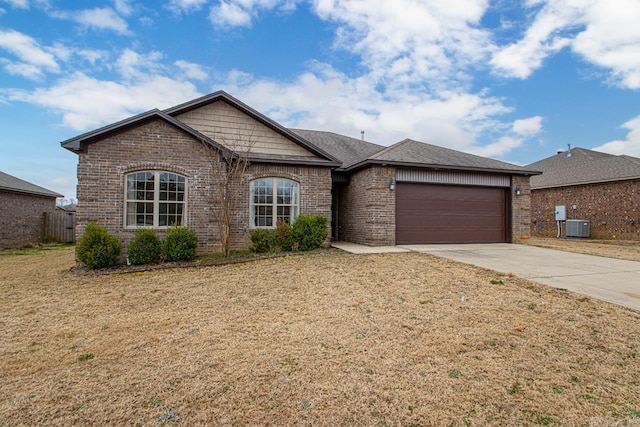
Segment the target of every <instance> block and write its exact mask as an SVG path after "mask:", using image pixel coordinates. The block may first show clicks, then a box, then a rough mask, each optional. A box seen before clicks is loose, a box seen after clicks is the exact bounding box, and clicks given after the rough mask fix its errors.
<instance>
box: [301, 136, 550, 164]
mask: <svg viewBox="0 0 640 427" xmlns="http://www.w3.org/2000/svg"><path fill="white" fill-rule="evenodd" d="M291 130H292V131H293V132H295V133H297V134H298V135H300V136H302V137H303V138H305V139H306V140H307V141H309V142H311V143H312V144H316V145H318V146H319V147H320V148H322V149H323V150H324V151H326V152H328V153H330V154H332V155H333V156H334V157H336V158H337V159H339V160H340V161H342V162H343V163H342V167H340V168H339V169H338V170H345V171H351V170H357V169H361V168H363V167H366V166H368V165H371V164H390V165H396V166H408V167H428V168H439V169H455V170H470V171H473V170H477V171H483V172H486V171H491V172H499V173H514V174H522V175H535V174H538V173H540V172H538V171H537V170H535V169H529V168H524V167H521V166H517V165H514V164H511V163H506V162H501V161H499V160H494V159H489V158H487V157H481V156H476V155H473V154H468V153H464V152H462V151H457V150H452V149H450V148H444V147H439V146H437V145H431V144H427V143H424V142H419V141H414V140H412V139H405V140H403V141H400V142H398V143H396V144H393V145H392V146H390V147H384V146H382V145H378V144H373V143H371V142H366V141H362V140H360V139H356V138H350V137H347V136H344V135H339V134H336V133H332V132H323V131H313V130H302V129H291Z"/></svg>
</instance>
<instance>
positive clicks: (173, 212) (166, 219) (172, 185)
mask: <svg viewBox="0 0 640 427" xmlns="http://www.w3.org/2000/svg"><path fill="white" fill-rule="evenodd" d="M185 203H186V202H185V177H183V176H180V175H177V174H175V173H171V172H164V171H143V172H134V173H130V174H128V175H127V177H126V188H125V205H126V207H125V226H126V227H168V226H170V225H183V223H184V217H185V215H186V209H185Z"/></svg>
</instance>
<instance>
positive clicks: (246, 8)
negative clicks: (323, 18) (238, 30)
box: [209, 0, 301, 28]
mask: <svg viewBox="0 0 640 427" xmlns="http://www.w3.org/2000/svg"><path fill="white" fill-rule="evenodd" d="M300 1H301V0H217V2H216V4H214V5H213V6H212V7H211V10H210V13H209V20H210V21H211V23H213V24H214V25H215V26H217V27H222V28H228V27H250V26H251V23H252V20H253V18H255V17H256V16H258V14H259V13H260V11H269V10H274V9H275V10H277V11H279V12H291V11H293V10H294V9H295V8H296V5H297V4H298V3H299V2H300Z"/></svg>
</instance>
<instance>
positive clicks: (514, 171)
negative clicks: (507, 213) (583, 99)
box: [345, 159, 542, 176]
mask: <svg viewBox="0 0 640 427" xmlns="http://www.w3.org/2000/svg"><path fill="white" fill-rule="evenodd" d="M370 165H390V166H400V167H412V168H421V169H446V170H461V171H469V172H491V173H501V174H507V175H527V176H532V175H540V174H542V172H540V171H534V170H518V169H498V168H483V167H476V166H457V165H443V164H437V163H415V162H400V161H389V160H380V159H366V160H363V161H361V162H358V163H356V164H353V165H351V166H349V167H348V168H345V171H349V172H355V171H357V170H360V169H363V168H366V167H367V166H370Z"/></svg>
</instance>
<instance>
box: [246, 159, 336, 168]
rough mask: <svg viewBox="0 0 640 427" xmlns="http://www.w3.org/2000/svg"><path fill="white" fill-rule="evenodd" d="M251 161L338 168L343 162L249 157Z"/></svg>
mask: <svg viewBox="0 0 640 427" xmlns="http://www.w3.org/2000/svg"><path fill="white" fill-rule="evenodd" d="M248 160H249V162H250V163H269V164H274V163H280V164H286V165H305V166H321V167H328V168H337V167H339V166H340V165H341V164H342V163H340V162H330V161H318V160H298V159H269V158H263V157H249V158H248Z"/></svg>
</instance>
